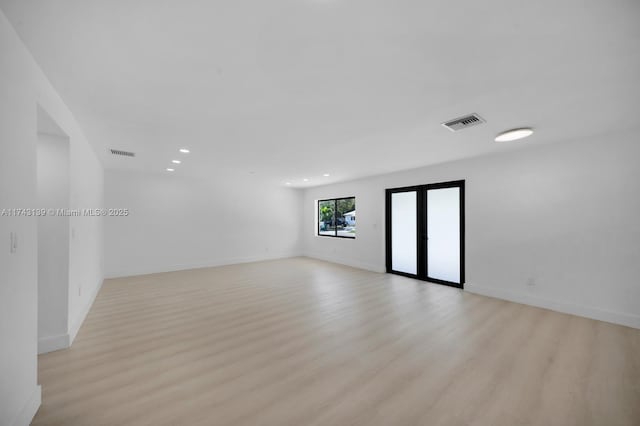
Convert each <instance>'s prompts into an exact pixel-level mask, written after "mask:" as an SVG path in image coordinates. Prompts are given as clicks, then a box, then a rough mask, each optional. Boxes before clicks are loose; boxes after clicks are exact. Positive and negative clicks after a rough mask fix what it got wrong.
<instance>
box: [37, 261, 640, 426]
mask: <svg viewBox="0 0 640 426" xmlns="http://www.w3.org/2000/svg"><path fill="white" fill-rule="evenodd" d="M39 360H40V368H39V373H40V377H39V379H40V383H41V384H42V387H43V404H42V407H41V408H40V411H39V412H38V414H37V416H36V418H35V420H34V424H36V425H64V426H73V425H82V426H97V425H109V426H115V425H277V426H285V425H295V426H300V425H332V426H333V425H367V426H369V425H384V426H394V425H492V426H495V425H508V426H514V425H545V426H547V425H562V426H564V425H580V426H587V425H606V426H614V425H635V426H637V425H640V330H635V329H631V328H626V327H622V326H616V325H612V324H607V323H604V322H599V321H593V320H588V319H584V318H578V317H574V316H570V315H564V314H560V313H555V312H551V311H547V310H543V309H537V308H533V307H528V306H524V305H519V304H515V303H510V302H505V301H500V300H497V299H491V298H487V297H482V296H477V295H473V294H469V293H465V292H462V291H460V290H457V289H453V288H449V287H444V286H439V285H437V284H429V283H424V282H420V281H415V280H412V279H409V278H404V277H400V276H394V275H387V274H376V273H371V272H366V271H362V270H358V269H352V268H348V267H342V266H337V265H333V264H330V263H325V262H320V261H315V260H310V259H304V258H298V259H287V260H279V261H272V262H261V263H253V264H246V265H236V266H227V267H220V268H210V269H199V270H191V271H184V272H172V273H165V274H154V275H146V276H141V277H133V278H126V279H117V280H109V281H106V282H105V284H104V286H103V288H102V290H101V292H100V294H99V295H98V297H97V300H96V302H95V304H94V306H93V308H92V310H91V312H90V314H89V316H88V318H87V320H86V322H85V324H84V326H83V327H82V329H81V331H80V334H79V335H78V337H77V339H76V342H75V343H74V345H73V347H72V348H71V349H68V350H64V351H59V352H53V353H50V354H46V355H43V356H40V358H39Z"/></svg>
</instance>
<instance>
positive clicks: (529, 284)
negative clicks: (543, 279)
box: [527, 277, 536, 287]
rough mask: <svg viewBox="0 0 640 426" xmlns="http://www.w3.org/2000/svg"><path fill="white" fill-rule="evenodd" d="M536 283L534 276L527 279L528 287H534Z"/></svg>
mask: <svg viewBox="0 0 640 426" xmlns="http://www.w3.org/2000/svg"><path fill="white" fill-rule="evenodd" d="M535 285H536V279H535V278H533V277H529V279H528V280H527V287H534V286H535Z"/></svg>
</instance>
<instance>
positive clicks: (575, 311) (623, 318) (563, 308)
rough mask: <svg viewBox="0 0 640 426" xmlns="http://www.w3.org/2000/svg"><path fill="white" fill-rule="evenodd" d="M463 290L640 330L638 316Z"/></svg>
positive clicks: (469, 286)
mask: <svg viewBox="0 0 640 426" xmlns="http://www.w3.org/2000/svg"><path fill="white" fill-rule="evenodd" d="M464 289H465V290H466V291H468V292H469V293H475V294H480V295H483V296H489V297H495V298H497V299H503V300H508V301H510V302H516V303H522V304H525V305H531V306H537V307H539V308H544V309H550V310H552V311H557V312H563V313H565V314H571V315H577V316H579V317H585V318H591V319H595V320H599V321H605V322H610V323H613V324H620V325H625V326H627V327H633V328H640V316H638V315H633V314H627V313H622V312H612V311H608V310H605V309H600V308H595V307H590V306H583V305H578V304H574V303H567V302H557V301H553V300H549V299H545V298H541V297H536V296H531V295H528V294H520V293H516V292H513V291H509V290H504V289H499V288H494V287H487V286H481V285H477V284H469V283H466V284H465V285H464Z"/></svg>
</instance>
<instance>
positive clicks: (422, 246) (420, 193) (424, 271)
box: [385, 180, 465, 288]
mask: <svg viewBox="0 0 640 426" xmlns="http://www.w3.org/2000/svg"><path fill="white" fill-rule="evenodd" d="M464 183H465V181H464V180H454V181H448V182H438V183H431V184H427V185H414V186H405V187H401V188H389V189H387V190H386V197H385V245H386V267H387V272H388V273H391V274H396V275H403V276H405V277H411V278H416V279H419V280H423V281H429V282H433V283H437V284H444V285H448V286H452V287H457V288H464V283H465V258H464V257H465V256H464V253H465V244H464V242H465V212H464V199H465V193H464ZM443 188H460V283H456V282H452V281H445V280H440V279H437V278H430V277H429V271H428V265H427V263H428V262H427V260H426V259H427V190H430V189H443ZM412 191H415V192H416V218H417V224H416V225H417V232H416V244H417V257H418V258H417V274H409V273H406V272H400V271H394V270H393V269H392V265H391V259H392V253H391V232H392V229H391V194H394V193H398V192H412Z"/></svg>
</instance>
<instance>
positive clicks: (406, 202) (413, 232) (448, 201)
mask: <svg viewBox="0 0 640 426" xmlns="http://www.w3.org/2000/svg"><path fill="white" fill-rule="evenodd" d="M464 198H465V195H464V180H458V181H451V182H440V183H433V184H428V185H417V186H408V187H403V188H391V189H387V190H386V254H387V258H386V267H387V272H390V273H394V274H399V275H405V276H409V277H412V278H417V279H420V280H424V281H430V282H435V283H438V284H445V285H450V286H453V287H458V288H464V282H465V264H464V263H465V260H464V251H465V250H464V232H465V231H464V223H465V217H464V214H465V213H464Z"/></svg>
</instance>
